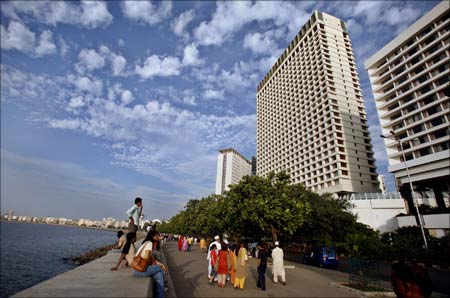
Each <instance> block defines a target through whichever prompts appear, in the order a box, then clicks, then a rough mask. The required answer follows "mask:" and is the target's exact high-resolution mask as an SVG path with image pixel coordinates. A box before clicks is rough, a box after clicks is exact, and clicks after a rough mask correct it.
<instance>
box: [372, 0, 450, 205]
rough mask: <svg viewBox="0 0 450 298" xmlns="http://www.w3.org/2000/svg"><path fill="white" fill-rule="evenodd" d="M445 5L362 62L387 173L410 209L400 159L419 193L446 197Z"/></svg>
mask: <svg viewBox="0 0 450 298" xmlns="http://www.w3.org/2000/svg"><path fill="white" fill-rule="evenodd" d="M449 5H450V4H449V2H448V1H443V2H441V3H440V4H438V5H437V6H436V7H435V8H433V9H432V10H431V11H429V12H428V13H427V14H426V15H424V16H423V17H422V18H420V19H419V20H418V21H417V22H415V23H414V24H413V25H411V26H410V27H409V28H407V29H406V30H405V31H403V32H402V33H401V34H400V35H398V36H397V37H396V38H395V39H394V40H392V41H391V42H389V43H388V44H387V45H385V46H384V47H383V48H382V49H381V50H379V51H378V52H377V53H375V54H374V55H373V56H372V57H370V58H369V59H368V60H367V61H366V63H365V67H366V69H367V70H368V72H369V77H370V82H371V85H372V91H373V94H374V98H375V102H376V106H377V110H378V116H379V118H380V123H381V130H382V133H383V136H385V139H384V142H385V145H386V151H387V155H388V158H389V171H390V172H391V173H393V174H394V176H395V180H396V183H397V187H398V189H399V191H400V192H402V194H403V195H404V196H405V197H406V199H407V200H408V202H409V205H410V210H414V209H413V208H412V200H411V198H412V196H411V191H410V186H409V178H408V173H407V171H406V170H407V168H406V167H405V160H404V159H406V165H407V166H408V170H409V174H410V177H411V181H412V184H413V185H414V186H413V187H414V188H415V190H416V192H418V196H419V197H420V193H424V192H427V191H428V189H432V190H433V192H434V195H435V197H436V202H437V205H439V206H442V207H443V206H445V199H446V200H447V202H448V197H449V196H450V194H449V189H450V182H449V181H450V151H449V147H450V144H449V138H450V137H449V135H450V132H449V122H450V120H449V119H450V105H449V84H448V82H449V62H450V59H449V44H450V42H449V36H450V34H449V23H450V22H449ZM402 151H403V152H402ZM403 154H404V157H403ZM416 196H417V195H416Z"/></svg>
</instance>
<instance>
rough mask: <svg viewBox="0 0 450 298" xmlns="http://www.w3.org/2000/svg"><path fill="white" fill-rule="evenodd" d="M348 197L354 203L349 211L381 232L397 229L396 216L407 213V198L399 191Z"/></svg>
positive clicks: (359, 220) (361, 221) (358, 219)
mask: <svg viewBox="0 0 450 298" xmlns="http://www.w3.org/2000/svg"><path fill="white" fill-rule="evenodd" d="M348 199H349V202H350V203H351V204H352V205H353V207H352V208H351V209H350V210H349V211H350V212H351V213H353V214H355V215H356V216H357V221H358V222H360V223H363V224H366V225H368V226H370V227H371V228H372V229H374V230H378V231H379V232H380V233H381V234H382V233H388V232H393V231H395V230H397V229H398V227H399V226H398V221H397V218H396V216H397V215H399V214H401V213H403V214H406V213H407V210H406V206H405V200H404V199H403V198H402V197H401V195H400V193H398V192H395V193H385V194H383V193H379V192H378V193H360V194H352V195H351V196H349V198H348Z"/></svg>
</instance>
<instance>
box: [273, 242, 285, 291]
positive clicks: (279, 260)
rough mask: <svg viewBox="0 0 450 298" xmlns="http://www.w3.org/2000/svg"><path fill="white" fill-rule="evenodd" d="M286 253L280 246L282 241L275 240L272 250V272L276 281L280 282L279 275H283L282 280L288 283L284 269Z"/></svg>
mask: <svg viewBox="0 0 450 298" xmlns="http://www.w3.org/2000/svg"><path fill="white" fill-rule="evenodd" d="M283 257H284V253H283V250H282V249H281V248H280V243H279V242H278V241H275V248H274V249H273V250H272V261H273V267H272V273H273V281H274V283H278V276H281V282H282V283H283V285H286V272H285V271H284V261H283Z"/></svg>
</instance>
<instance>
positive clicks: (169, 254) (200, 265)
mask: <svg viewBox="0 0 450 298" xmlns="http://www.w3.org/2000/svg"><path fill="white" fill-rule="evenodd" d="M164 253H165V256H166V261H167V263H168V266H169V271H170V275H171V277H172V280H173V283H174V285H175V291H176V295H177V296H178V297H358V295H357V294H355V293H352V292H349V291H347V290H345V289H340V288H336V287H333V286H331V285H330V282H345V281H347V280H348V275H347V274H345V273H342V272H337V271H334V270H327V269H320V268H314V267H310V266H304V265H300V264H298V263H292V262H287V261H285V266H287V267H288V268H287V269H286V283H287V284H286V286H283V285H281V283H280V284H275V283H273V281H272V274H271V272H270V270H269V269H268V270H267V271H266V291H264V292H263V291H260V290H258V288H257V287H256V277H257V272H256V260H255V259H250V262H249V264H250V266H249V268H250V269H249V276H248V278H247V280H246V282H245V289H244V290H236V289H234V288H233V287H232V286H231V285H230V284H229V283H228V284H227V286H226V287H225V288H224V289H222V288H219V287H217V286H216V285H214V286H212V285H209V284H208V279H207V265H208V263H207V261H206V253H201V252H200V249H199V247H198V246H193V247H192V251H191V252H179V251H178V248H177V246H176V242H167V243H166V244H165V245H164Z"/></svg>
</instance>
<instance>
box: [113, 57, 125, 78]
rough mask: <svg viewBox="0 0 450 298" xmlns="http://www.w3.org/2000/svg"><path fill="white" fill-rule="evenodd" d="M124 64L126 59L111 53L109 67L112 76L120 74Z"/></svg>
mask: <svg viewBox="0 0 450 298" xmlns="http://www.w3.org/2000/svg"><path fill="white" fill-rule="evenodd" d="M126 64H127V59H125V57H123V56H121V55H118V54H115V53H111V67H112V72H113V75H114V76H119V75H121V74H122V72H123V70H124V68H125V65H126Z"/></svg>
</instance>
